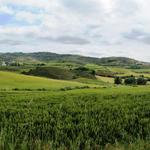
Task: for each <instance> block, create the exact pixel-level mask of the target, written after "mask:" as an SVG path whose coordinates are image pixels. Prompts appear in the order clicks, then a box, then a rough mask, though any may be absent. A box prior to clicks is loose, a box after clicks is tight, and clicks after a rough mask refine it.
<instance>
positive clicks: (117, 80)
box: [114, 77, 122, 84]
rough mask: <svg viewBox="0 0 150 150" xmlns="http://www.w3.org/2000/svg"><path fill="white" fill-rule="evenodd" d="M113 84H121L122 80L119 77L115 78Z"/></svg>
mask: <svg viewBox="0 0 150 150" xmlns="http://www.w3.org/2000/svg"><path fill="white" fill-rule="evenodd" d="M114 83H115V84H122V79H121V78H120V77H115V79H114Z"/></svg>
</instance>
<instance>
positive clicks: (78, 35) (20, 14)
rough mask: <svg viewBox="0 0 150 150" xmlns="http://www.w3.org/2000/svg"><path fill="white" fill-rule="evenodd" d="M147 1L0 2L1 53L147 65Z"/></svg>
mask: <svg viewBox="0 0 150 150" xmlns="http://www.w3.org/2000/svg"><path fill="white" fill-rule="evenodd" d="M149 6H150V1H149V0H0V52H16V51H22V52H34V51H50V52H55V53H71V54H81V55H87V56H96V57H105V56H126V57H131V58H136V59H139V60H144V61H149V62H150V9H149Z"/></svg>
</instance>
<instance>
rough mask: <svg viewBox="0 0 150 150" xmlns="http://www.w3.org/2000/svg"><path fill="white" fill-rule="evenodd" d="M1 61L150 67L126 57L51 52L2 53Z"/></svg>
mask: <svg viewBox="0 0 150 150" xmlns="http://www.w3.org/2000/svg"><path fill="white" fill-rule="evenodd" d="M0 61H5V62H13V61H19V62H23V63H39V62H41V63H42V62H43V63H47V62H50V61H59V62H61V61H62V62H74V63H78V64H87V63H92V64H98V65H105V66H133V67H134V66H135V65H136V66H137V65H138V66H150V63H146V62H141V61H137V60H134V59H131V58H126V57H106V58H94V57H85V56H80V55H69V54H56V53H50V52H37V53H0Z"/></svg>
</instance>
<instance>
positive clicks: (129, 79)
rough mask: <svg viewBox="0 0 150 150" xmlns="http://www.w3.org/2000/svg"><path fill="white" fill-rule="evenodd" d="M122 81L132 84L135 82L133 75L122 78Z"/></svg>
mask: <svg viewBox="0 0 150 150" xmlns="http://www.w3.org/2000/svg"><path fill="white" fill-rule="evenodd" d="M124 83H125V84H126V85H128V84H129V85H134V84H136V78H135V77H134V76H131V77H129V78H126V79H125V80H124Z"/></svg>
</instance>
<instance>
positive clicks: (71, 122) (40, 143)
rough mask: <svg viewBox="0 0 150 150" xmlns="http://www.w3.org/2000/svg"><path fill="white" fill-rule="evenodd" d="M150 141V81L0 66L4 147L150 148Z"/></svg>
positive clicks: (4, 149)
mask: <svg viewBox="0 0 150 150" xmlns="http://www.w3.org/2000/svg"><path fill="white" fill-rule="evenodd" d="M43 88H44V89H45V90H42V89H43ZM40 89H41V90H40ZM62 89H64V90H62ZM65 89H66V90H65ZM149 141H150V86H149V85H147V86H124V85H120V86H114V85H113V78H108V77H97V79H86V78H79V79H75V80H72V81H63V80H53V79H47V78H41V77H34V76H26V75H21V74H18V73H13V72H6V71H5V72H4V71H0V149H2V150H16V149H17V150H28V149H31V150H32V149H33V150H51V149H52V150H57V149H58V150H65V149H66V150H101V149H102V150H103V149H104V150H149V149H150V142H149Z"/></svg>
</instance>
